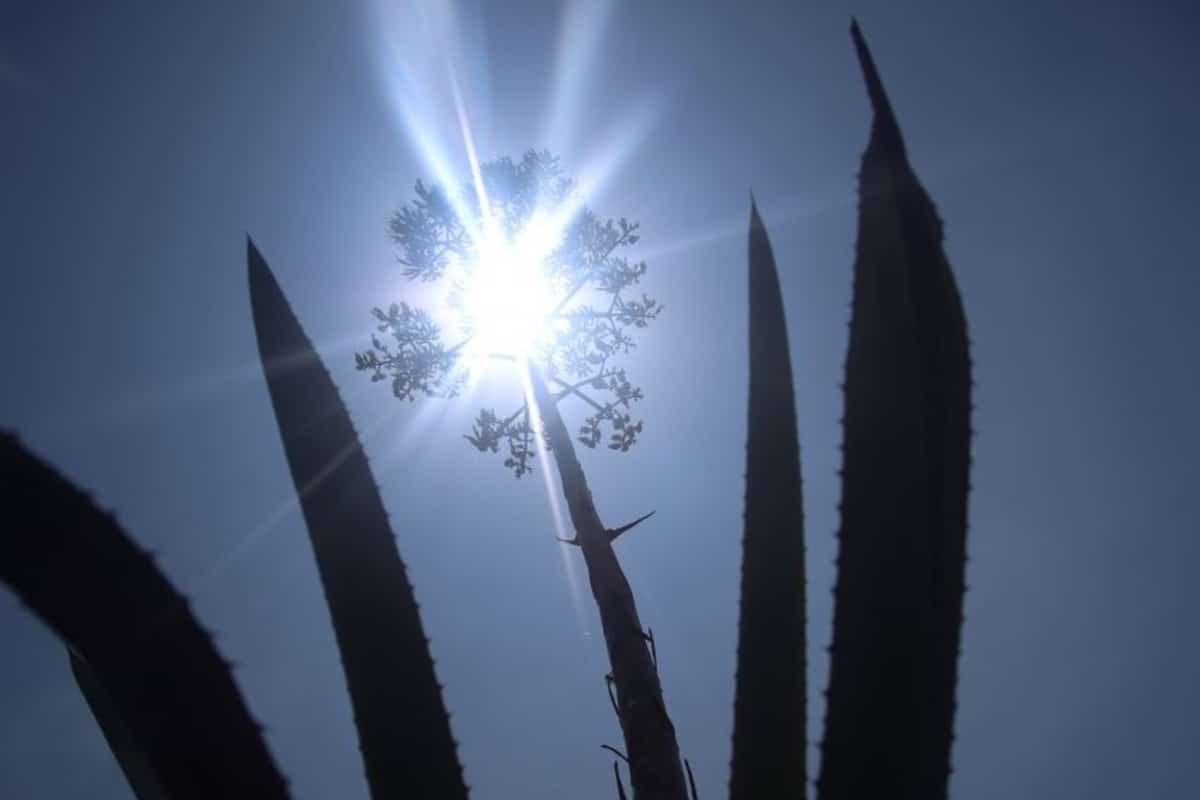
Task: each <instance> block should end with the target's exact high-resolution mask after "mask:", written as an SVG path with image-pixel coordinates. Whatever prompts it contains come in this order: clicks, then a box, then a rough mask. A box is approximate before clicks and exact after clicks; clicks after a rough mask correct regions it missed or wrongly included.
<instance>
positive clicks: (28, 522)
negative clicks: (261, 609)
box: [0, 434, 288, 800]
mask: <svg viewBox="0 0 1200 800" xmlns="http://www.w3.org/2000/svg"><path fill="white" fill-rule="evenodd" d="M0 504H2V505H3V507H4V509H5V518H6V525H5V528H4V530H3V532H2V534H0V579H3V580H4V581H5V582H6V583H7V584H8V585H9V586H11V587H12V589H13V591H14V592H16V594H17V596H18V597H20V598H21V600H22V601H23V602H24V603H25V604H26V605H27V606H28V607H29V608H30V609H31V610H32V611H33V612H34V613H35V614H37V615H38V616H39V617H40V618H41V619H42V620H43V621H44V622H45V623H46V624H47V625H49V626H50V628H51V629H53V630H54V632H55V633H57V634H58V635H59V637H60V638H62V640H63V641H64V642H65V643H66V644H67V646H68V647H69V648H70V650H71V651H72V653H74V654H75V656H76V658H78V659H80V660H81V661H83V662H85V663H86V666H87V671H86V677H85V678H84V680H83V681H81V688H83V689H84V692H85V694H86V695H87V697H88V700H89V702H91V703H92V708H93V711H94V712H95V714H96V717H97V719H98V721H99V722H100V724H101V727H102V729H103V730H104V731H105V734H106V735H107V736H108V737H109V743H110V746H112V748H113V750H114V753H115V755H116V756H117V758H118V760H119V761H120V762H121V766H122V769H124V770H125V773H126V775H129V776H131V781H133V782H134V783H135V790H137V791H138V792H139V796H144V797H155V796H156V795H155V794H154V792H155V791H156V790H157V789H158V788H161V791H162V793H163V794H164V795H165V796H168V797H171V798H173V800H190V799H191V798H195V799H196V800H209V799H210V798H214V797H255V798H268V799H269V798H286V797H287V796H288V793H287V787H286V784H285V782H284V780H283V778H282V777H281V776H280V774H279V771H278V770H277V769H276V768H275V764H274V762H273V761H272V759H271V755H270V753H269V752H268V751H267V747H266V744H265V743H264V742H263V739H262V735H261V733H260V729H259V727H258V725H257V724H256V723H255V722H254V720H253V719H251V717H250V712H249V711H248V710H247V709H246V705H245V703H244V702H243V701H242V696H241V694H240V693H239V692H238V689H237V686H236V685H235V684H234V681H233V676H232V675H231V674H230V672H229V669H228V665H227V664H226V662H225V661H224V660H223V659H222V658H221V656H220V655H219V654H218V653H217V650H216V648H215V647H214V646H213V643H212V640H211V638H210V637H209V635H208V633H207V632H206V631H205V630H204V629H203V628H201V627H200V625H199V623H197V622H196V619H195V617H193V616H192V613H191V611H190V610H189V609H188V603H187V600H186V599H185V598H184V597H183V596H182V595H180V594H179V593H178V592H176V591H175V589H174V588H173V587H172V586H171V584H170V583H169V582H168V581H167V579H166V578H165V577H164V576H163V575H162V573H161V572H160V571H159V570H158V568H157V567H155V566H154V563H153V561H152V560H151V558H150V556H149V555H148V554H147V553H145V552H144V551H143V550H141V549H140V548H138V546H137V545H135V544H134V543H133V541H132V540H131V539H130V538H129V536H127V535H126V534H125V532H124V531H123V530H121V527H120V526H119V525H118V524H117V522H116V521H115V520H114V519H113V518H112V516H111V515H109V514H106V513H104V512H102V511H100V510H99V509H97V508H96V507H95V505H93V504H92V502H91V500H90V499H89V498H88V497H87V496H86V495H85V494H84V493H83V492H81V491H79V490H78V489H76V488H75V487H74V486H72V485H71V483H70V482H69V481H67V480H66V479H65V478H63V477H62V476H60V475H59V474H57V473H56V472H55V471H54V470H53V469H51V468H50V467H49V466H47V465H46V464H45V463H43V462H42V461H40V460H39V459H38V458H36V457H35V456H34V455H32V454H31V453H29V452H28V451H27V450H25V449H24V448H23V447H21V445H20V444H19V443H18V442H17V441H16V439H15V438H14V437H12V436H11V435H7V434H0ZM101 694H103V696H104V698H106V699H105V700H103V701H102V702H101V703H100V704H97V703H96V698H97V697H100V695H101ZM113 731H127V733H128V736H126V735H125V733H118V735H117V736H116V737H114V736H113ZM139 751H140V752H139ZM134 775H140V776H144V777H145V780H137V779H135V778H133V777H132V776H134ZM151 775H152V778H151V777H150V776H151ZM143 792H147V793H148V794H142V793H143Z"/></svg>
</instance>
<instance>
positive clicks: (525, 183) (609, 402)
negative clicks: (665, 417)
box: [355, 150, 662, 477]
mask: <svg viewBox="0 0 1200 800" xmlns="http://www.w3.org/2000/svg"><path fill="white" fill-rule="evenodd" d="M388 228H389V234H390V236H391V238H392V241H393V242H394V243H395V244H396V246H397V254H396V258H397V261H398V262H399V263H400V264H401V266H402V268H403V271H404V275H405V277H407V278H409V279H410V280H414V281H420V282H424V283H429V284H442V285H444V287H445V294H444V297H445V303H446V306H447V309H448V310H449V311H451V312H452V313H451V318H452V320H453V322H452V323H451V324H447V325H444V326H439V325H438V324H435V322H434V320H433V317H432V316H431V315H430V314H428V313H427V312H425V311H422V310H418V309H414V308H412V307H410V306H409V305H407V304H406V303H399V304H392V305H391V306H390V307H389V308H388V309H387V310H386V311H385V310H383V309H380V308H376V309H374V311H373V314H374V316H375V319H376V322H377V328H378V334H376V335H374V336H372V340H371V345H372V347H371V349H370V350H367V351H365V352H361V353H356V354H355V361H356V365H357V367H358V369H360V370H363V371H367V372H369V373H370V374H371V379H372V380H373V381H383V380H388V379H390V380H391V383H392V391H393V393H394V394H395V395H396V397H398V398H400V399H408V400H412V399H415V398H416V397H417V396H418V395H426V396H453V395H455V394H457V393H458V392H459V391H460V390H461V389H462V387H463V385H464V383H465V380H466V376H467V375H468V374H469V372H470V370H471V369H472V368H475V367H477V366H479V365H480V364H481V363H482V361H483V360H486V359H504V360H507V361H511V362H517V363H521V362H527V363H530V364H532V365H535V366H536V367H537V368H538V369H539V371H540V372H541V374H542V375H544V376H545V378H546V381H547V383H548V387H549V388H550V389H551V391H552V395H553V397H554V399H555V401H556V402H558V401H561V400H564V399H566V398H568V397H572V398H575V399H577V400H580V401H582V402H583V403H585V404H586V405H587V406H588V407H589V409H590V413H589V415H588V416H587V418H586V420H585V422H584V424H583V426H582V427H581V428H580V431H579V441H580V443H582V444H584V445H586V446H588V447H596V446H597V445H598V444H600V443H601V442H602V441H605V437H606V434H607V445H608V447H609V448H611V449H613V450H619V451H625V450H628V449H629V448H630V447H631V446H632V445H633V444H634V443H636V441H637V436H638V434H639V433H640V432H641V430H642V423H641V422H640V421H636V422H635V421H634V420H633V418H632V404H633V403H635V402H636V401H638V400H640V399H641V396H642V393H641V390H640V389H638V388H637V387H636V386H634V385H633V384H631V383H630V381H629V379H628V378H627V376H626V372H625V369H624V368H622V367H620V366H619V365H618V361H619V360H620V358H621V356H624V355H626V354H628V353H629V352H630V351H631V350H632V349H633V348H634V344H635V343H634V339H633V336H632V335H631V334H632V331H633V330H634V329H640V328H645V327H646V326H647V325H648V324H649V323H650V322H651V321H653V320H654V319H655V318H656V317H657V316H658V314H659V312H661V310H662V306H661V305H660V304H659V303H658V302H657V301H656V300H655V299H654V298H652V297H649V296H647V295H646V294H644V293H640V294H637V295H634V288H635V287H636V286H637V284H638V283H639V281H640V280H641V278H642V277H643V276H644V275H645V273H646V264H645V262H636V263H631V262H630V261H629V260H628V259H627V258H626V257H625V256H624V255H623V251H624V248H626V247H629V246H631V245H634V244H636V243H637V241H638V233H637V231H638V226H637V224H636V223H632V222H630V221H628V220H626V219H624V218H620V219H617V220H613V219H606V220H602V219H601V218H600V217H598V216H596V215H595V214H594V213H593V212H592V211H590V210H589V209H587V208H586V207H584V206H582V205H581V204H580V203H579V202H578V197H577V195H576V187H575V184H574V182H573V181H572V180H571V179H570V178H569V177H567V176H566V175H564V174H563V171H562V169H561V166H560V164H559V161H558V159H557V158H555V157H554V156H552V155H550V154H549V153H547V152H545V151H536V150H530V151H528V152H527V153H525V155H524V156H523V157H522V158H521V160H520V161H513V160H512V159H509V158H502V159H498V160H496V161H492V162H489V163H487V164H484V165H482V166H481V167H480V168H479V171H478V174H477V175H476V176H475V179H474V180H472V181H470V182H468V183H466V184H465V185H464V186H462V187H458V188H447V187H443V186H439V185H432V186H431V185H427V184H425V183H424V182H422V181H417V183H416V198H415V200H414V201H413V202H412V203H411V204H409V205H407V206H405V207H403V208H401V209H400V210H399V211H397V212H396V214H395V215H394V216H393V217H392V219H391V221H390V222H389V226H388ZM443 328H445V329H446V330H443ZM379 334H384V335H386V338H384V339H381V338H380V335H379ZM447 336H449V337H450V338H451V339H452V340H453V343H450V342H448V341H447V340H446V337H447ZM534 435H535V433H534V429H533V424H532V423H531V418H530V414H529V410H528V408H527V407H526V406H522V407H521V408H518V409H517V410H516V411H515V412H513V413H512V414H510V415H508V416H506V417H500V416H499V415H497V414H496V412H495V410H494V409H484V410H482V411H481V412H480V413H479V415H478V417H477V418H476V422H475V425H474V429H473V431H472V433H471V434H469V435H467V437H466V438H467V440H468V441H469V442H470V443H471V444H472V445H473V446H475V447H476V448H478V449H479V450H481V451H491V452H498V451H499V449H500V446H501V445H502V444H503V445H504V447H505V449H506V458H505V465H506V466H508V467H509V468H511V469H512V470H513V471H514V473H515V474H516V475H517V477H520V476H521V475H524V474H525V473H527V472H529V471H530V470H531V469H532V467H533V460H534V459H533V455H534V450H533V447H532V443H533V437H534Z"/></svg>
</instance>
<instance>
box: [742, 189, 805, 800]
mask: <svg viewBox="0 0 1200 800" xmlns="http://www.w3.org/2000/svg"><path fill="white" fill-rule="evenodd" d="M749 242H750V247H749V251H750V294H749V298H750V401H749V412H750V413H749V426H748V441H747V444H746V516H745V531H744V534H743V539H742V590H741V621H740V624H739V627H738V655H737V685H736V695H735V701H734V709H733V762H732V765H731V771H730V781H729V782H730V787H729V796H730V797H731V798H732V800H754V799H755V798H762V797H781V798H783V797H786V798H803V797H804V794H805V763H806V753H805V750H806V747H807V744H806V743H807V738H806V736H805V728H806V725H807V713H806V703H805V686H806V683H805V675H804V672H805V652H804V651H805V610H804V609H805V604H804V591H805V582H804V507H803V501H802V497H801V483H800V444H799V439H798V436H797V432H796V407H795V398H794V396H793V391H792V365H791V359H790V356H789V354H788V339H787V325H786V323H785V320H784V314H783V297H782V294H781V292H780V289H779V274H778V272H777V271H776V268H775V256H774V254H773V253H772V252H771V243H770V241H769V240H768V238H767V231H766V229H765V228H764V227H763V224H762V219H761V218H760V217H759V215H758V208H757V206H755V205H754V203H753V201H752V202H751V210H750V236H749Z"/></svg>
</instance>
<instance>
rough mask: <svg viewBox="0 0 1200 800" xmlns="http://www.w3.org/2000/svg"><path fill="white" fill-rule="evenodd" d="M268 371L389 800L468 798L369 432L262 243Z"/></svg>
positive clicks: (258, 287)
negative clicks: (375, 473)
mask: <svg viewBox="0 0 1200 800" xmlns="http://www.w3.org/2000/svg"><path fill="white" fill-rule="evenodd" d="M247 248H248V263H249V278H250V304H251V307H252V308H253V311H254V327H255V331H256V333H257V336H258V348H259V354H260V356H261V358H262V363H263V372H264V374H265V375H266V380H267V386H268V388H269V390H270V395H271V402H272V405H273V406H274V408H275V419H276V421H277V422H278V424H279V433H280V436H281V437H282V439H283V448H284V452H285V453H286V454H287V460H288V464H289V466H290V467H291V472H292V480H293V482H294V483H295V486H296V492H297V493H298V494H299V496H300V506H301V508H302V510H303V512H304V519H305V521H306V522H307V524H308V533H309V541H310V542H311V543H312V548H313V555H314V556H315V558H316V562H317V568H318V571H319V572H320V575H321V585H322V587H323V588H324V590H325V601H326V603H327V604H328V606H329V614H330V617H331V618H332V621H333V628H334V633H335V635H336V638H337V644H338V649H339V650H340V651H341V655H342V667H343V669H344V671H345V674H346V686H347V688H348V690H349V693H350V703H351V706H352V708H353V711H354V722H355V725H356V726H357V728H358V737H359V746H360V749H361V750H362V755H363V763H364V765H365V768H366V776H367V784H368V785H369V787H370V790H371V795H372V797H375V798H377V799H378V800H383V799H384V798H388V799H389V800H391V798H400V797H430V798H434V797H436V798H438V799H439V800H443V799H444V800H456V798H465V797H466V796H467V790H466V786H465V785H464V783H463V777H462V767H461V766H460V765H459V762H458V755H457V752H456V750H455V743H454V738H453V736H452V735H451V732H450V720H449V716H448V715H447V713H446V708H445V705H444V704H443V702H442V690H441V686H440V684H439V683H438V682H437V677H436V675H435V673H434V666H433V659H432V658H431V657H430V654H429V647H428V639H426V637H425V632H424V628H423V627H422V625H421V618H420V614H419V613H418V610H417V602H416V599H415V598H414V596H413V590H412V586H411V584H409V581H408V576H407V574H406V571H405V567H404V562H403V561H401V559H400V553H399V552H398V551H397V549H396V539H395V536H394V535H393V534H392V529H391V526H390V525H389V523H388V518H387V513H386V512H385V511H384V508H383V501H382V500H381V499H380V497H379V490H378V488H377V487H376V485H375V480H374V478H373V477H372V475H371V470H370V467H369V466H368V464H367V459H366V455H365V454H364V453H363V450H362V446H361V444H360V443H359V439H358V434H357V433H356V432H355V430H354V426H353V425H352V424H351V422H350V416H349V414H348V413H347V412H346V408H345V406H344V405H343V404H342V401H341V398H340V397H339V395H338V392H337V389H336V388H335V387H334V385H333V381H332V380H331V379H330V377H329V373H328V372H327V371H326V369H325V366H324V364H323V363H322V362H321V359H320V357H319V356H318V355H317V353H316V351H315V350H314V349H313V346H312V343H311V342H310V341H309V340H308V337H307V336H306V335H305V334H304V331H303V329H301V327H300V323H299V322H298V321H297V319H296V316H295V315H294V314H293V313H292V310H291V308H290V307H289V306H288V303H287V300H286V299H285V298H284V296H283V292H282V291H281V290H280V288H279V284H278V283H276V281H275V277H274V276H273V275H272V274H271V270H270V269H269V268H268V267H267V264H266V262H265V261H264V260H263V257H262V255H261V254H260V253H259V252H258V249H257V248H256V247H255V246H254V243H253V242H250V241H247Z"/></svg>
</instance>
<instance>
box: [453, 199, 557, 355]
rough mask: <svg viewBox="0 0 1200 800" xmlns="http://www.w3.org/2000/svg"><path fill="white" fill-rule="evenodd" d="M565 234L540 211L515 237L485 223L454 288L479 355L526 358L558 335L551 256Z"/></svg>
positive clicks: (473, 346)
mask: <svg viewBox="0 0 1200 800" xmlns="http://www.w3.org/2000/svg"><path fill="white" fill-rule="evenodd" d="M561 237H562V231H561V229H560V228H559V227H558V226H556V225H554V224H553V223H552V222H551V219H550V217H549V216H548V215H544V214H540V213H538V214H534V215H532V216H531V218H530V219H529V221H528V222H527V223H526V224H525V226H524V227H523V228H522V229H521V230H520V231H518V232H517V233H516V234H515V235H514V236H505V235H504V234H503V233H501V232H500V231H499V230H498V229H497V226H496V225H487V226H485V232H484V233H483V234H482V235H481V236H480V239H479V244H478V246H477V248H476V253H475V257H474V258H473V259H472V260H471V261H470V262H469V263H467V264H464V265H463V268H462V270H461V273H460V277H459V279H458V280H457V281H456V284H457V285H456V287H455V290H454V291H455V302H454V305H455V306H456V307H457V309H458V313H459V316H460V321H461V323H462V327H463V329H464V332H465V333H466V334H467V335H468V336H470V345H469V349H470V350H471V351H472V352H473V353H474V354H475V355H478V356H481V357H484V358H487V357H494V356H506V357H512V358H517V359H520V360H524V359H526V358H528V357H529V356H530V355H532V354H533V353H534V352H535V350H536V349H537V347H538V345H539V344H541V343H543V342H544V341H545V340H546V339H547V338H548V337H549V336H551V335H552V334H553V332H554V327H555V326H554V324H553V323H554V316H555V311H556V307H557V305H558V301H559V298H558V297H557V296H556V292H555V290H554V286H553V282H552V281H551V279H550V276H549V274H548V271H547V264H546V261H547V258H548V257H549V256H550V254H551V253H552V252H553V251H554V249H555V247H556V246H557V245H558V242H559V241H560V239H561Z"/></svg>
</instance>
